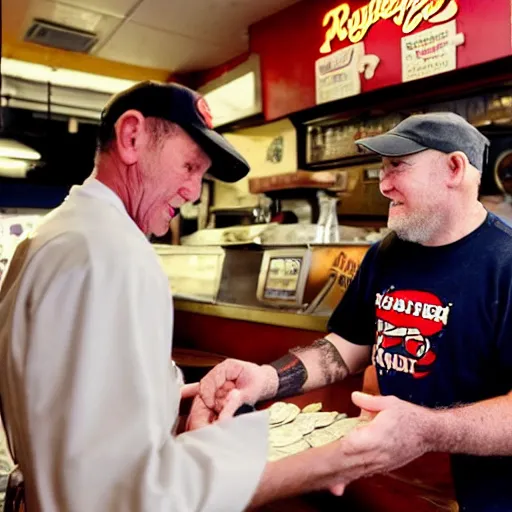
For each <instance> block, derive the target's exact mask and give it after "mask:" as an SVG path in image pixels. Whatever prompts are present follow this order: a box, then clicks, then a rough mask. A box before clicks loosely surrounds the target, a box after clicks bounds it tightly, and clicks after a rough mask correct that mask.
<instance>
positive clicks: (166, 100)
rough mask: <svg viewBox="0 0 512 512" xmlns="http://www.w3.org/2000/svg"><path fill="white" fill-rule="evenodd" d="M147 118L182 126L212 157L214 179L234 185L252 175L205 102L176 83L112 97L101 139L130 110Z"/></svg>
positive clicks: (144, 86)
mask: <svg viewBox="0 0 512 512" xmlns="http://www.w3.org/2000/svg"><path fill="white" fill-rule="evenodd" d="M132 109H133V110H137V111H139V112H140V113H141V114H142V115H143V116H145V117H157V118H160V119H165V120H167V121H171V122H173V123H176V124H177V125H179V126H180V127H181V128H183V130H185V131H186V132H187V133H188V134H189V135H190V137H192V139H194V141H195V142H196V143H197V144H198V145H199V146H200V147H201V148H202V149H203V151H204V152H205V153H206V154H207V155H208V156H209V157H210V159H211V161H212V165H211V167H210V169H209V170H208V172H209V174H211V175H212V176H213V177H215V178H217V179H219V180H221V181H226V182H234V181H238V180H239V179H241V178H243V177H244V176H246V175H247V173H248V172H249V169H250V167H249V164H248V163H247V161H246V160H245V159H244V157H243V156H242V155H240V153H238V151H237V150H236V149H235V148H234V147H233V146H232V145H231V144H230V143H229V142H228V141H227V140H226V139H225V138H224V137H223V136H222V135H220V134H219V133H217V132H216V131H215V130H214V129H213V124H212V116H211V113H210V109H209V107H208V104H207V103H206V101H205V99H204V98H203V97H202V96H201V95H200V94H199V93H197V92H195V91H193V90H192V89H189V88H188V87H184V86H183V85H179V84H175V83H159V82H153V81H146V82H139V83H137V84H135V85H133V86H132V87H130V88H129V89H126V90H125V91H122V92H120V93H118V94H116V95H115V96H113V97H112V98H111V99H110V101H109V102H108V103H107V105H105V107H104V108H103V110H102V112H101V121H100V131H99V139H100V141H101V140H107V139H108V137H109V134H110V133H111V132H112V129H113V127H114V125H115V123H116V121H117V120H118V119H119V117H120V116H121V115H122V114H123V113H124V112H126V111H127V110H132Z"/></svg>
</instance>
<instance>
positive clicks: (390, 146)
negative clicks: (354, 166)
mask: <svg viewBox="0 0 512 512" xmlns="http://www.w3.org/2000/svg"><path fill="white" fill-rule="evenodd" d="M355 143H356V144H358V145H359V146H363V147H364V148H366V149H368V150H369V151H372V152H373V153H377V154H378V155H381V156H387V157H393V156H406V155H413V154H414V153H419V152H420V151H425V150H426V149H437V150H438V151H442V152H443V153H453V152H454V151H462V152H463V153H464V154H465V155H466V156H467V157H468V160H469V161H470V162H471V164H472V165H473V166H474V167H476V168H477V169H478V170H479V171H482V170H483V168H484V165H485V164H486V163H487V155H488V149H489V145H490V142H489V139H487V137H485V136H484V135H482V134H481V133H480V132H479V131H478V130H477V129H476V128H475V127H474V126H473V125H471V124H469V123H468V122H467V121H466V120H465V119H464V118H463V117H461V116H459V115H457V114H454V113H453V112H435V113H431V114H418V115H413V116H410V117H408V118H407V119H404V120H403V121H402V122H401V123H399V124H397V125H396V126H395V127H394V128H393V129H391V130H389V131H388V132H386V133H383V134H382V135H376V136H375V137H368V138H366V139H359V140H356V142H355Z"/></svg>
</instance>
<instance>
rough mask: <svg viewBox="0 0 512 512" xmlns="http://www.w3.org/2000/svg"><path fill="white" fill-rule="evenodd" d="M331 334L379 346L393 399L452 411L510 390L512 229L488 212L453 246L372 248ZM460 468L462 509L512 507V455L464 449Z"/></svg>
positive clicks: (456, 466) (376, 355) (379, 364)
mask: <svg viewBox="0 0 512 512" xmlns="http://www.w3.org/2000/svg"><path fill="white" fill-rule="evenodd" d="M329 332H334V333H336V334H338V335H340V336H342V337H343V338H345V339H347V340H348V341H350V342H352V343H357V344H360V345H373V352H372V362H373V364H374V366H375V367H376V371H377V375H378V380H379V386H380V391H381V393H382V394H383V395H395V396H397V397H399V398H401V399H403V400H408V401H410V402H413V403H415V404H418V405H422V406H426V407H446V406H453V405H457V404H470V403H473V402H477V401H480V400H485V399H488V398H492V397H496V396H500V395H505V394H507V393H509V392H510V390H511V389H512V228H510V227H508V226H507V225H506V224H504V223H503V222H501V221H500V220H499V219H498V218H497V217H495V216H494V215H492V214H488V216H487V218H486V220H485V222H484V223H483V224H482V225H481V226H480V227H479V228H478V229H476V230H475V231H473V232H472V233H470V234H469V235H468V236H466V237H464V238H462V239H461V240H458V241H457V242H454V243H452V244H449V245H445V246H441V247H424V246H421V245H419V244H413V243H410V242H405V241H402V240H399V239H398V238H397V237H396V236H391V237H389V238H388V239H386V240H385V241H383V242H382V243H380V244H376V245H374V246H372V247H371V248H370V249H369V250H368V252H367V254H366V256H365V258H364V260H363V262H362V264H361V267H360V269H359V271H358V273H357V274H356V276H355V278H354V280H353V282H352V283H351V285H350V286H349V288H348V290H347V292H346V294H345V295H344V297H343V299H342V301H341V302H340V304H339V305H338V307H337V308H336V310H335V311H334V313H333V315H332V317H331V319H330V321H329ZM511 432H512V424H511ZM452 471H453V476H454V481H455V488H456V492H457V498H458V501H459V505H460V507H461V510H464V511H500V512H501V511H512V457H475V456H467V455H454V456H452Z"/></svg>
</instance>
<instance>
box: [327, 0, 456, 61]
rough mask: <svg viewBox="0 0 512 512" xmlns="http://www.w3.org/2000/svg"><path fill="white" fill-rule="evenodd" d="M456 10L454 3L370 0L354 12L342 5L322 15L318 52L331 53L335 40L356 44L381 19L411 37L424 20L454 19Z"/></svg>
mask: <svg viewBox="0 0 512 512" xmlns="http://www.w3.org/2000/svg"><path fill="white" fill-rule="evenodd" d="M458 10H459V6H458V5H457V2H456V0H370V2H368V4H366V5H365V6H363V7H360V8H359V9H356V10H354V11H352V10H351V8H350V4H348V3H343V4H341V5H339V6H338V7H335V8H334V9H331V10H330V11H328V12H327V13H326V14H325V16H324V19H323V23H322V26H323V27H327V26H329V28H328V29H327V31H326V32H325V41H324V43H323V44H322V46H321V47H320V53H330V52H331V51H332V49H331V42H332V41H333V40H334V39H336V38H337V39H338V40H339V41H344V40H345V39H347V38H348V40H349V41H350V42H351V43H358V42H359V41H361V40H363V39H364V37H365V36H366V34H367V33H368V31H369V30H370V28H371V27H372V26H373V25H375V24H376V23H379V22H380V21H381V20H389V19H391V18H393V22H394V23H395V24H396V25H398V26H400V27H402V32H403V33H404V34H410V33H411V32H412V31H413V30H415V29H416V28H418V26H419V25H420V24H421V23H422V22H423V21H428V22H429V23H436V24H437V23H444V22H445V21H448V20H450V19H451V18H453V17H454V16H455V15H456V14H457V12H458Z"/></svg>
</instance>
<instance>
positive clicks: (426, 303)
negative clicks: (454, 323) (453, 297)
mask: <svg viewBox="0 0 512 512" xmlns="http://www.w3.org/2000/svg"><path fill="white" fill-rule="evenodd" d="M375 307H376V316H377V338H376V344H375V347H374V350H373V364H374V365H375V366H376V367H377V369H380V370H381V371H385V372H390V371H397V372H401V373H409V374H411V375H412V376H413V377H414V378H417V379H418V378H422V377H426V376H427V375H428V374H429V373H430V371H431V365H432V364H433V363H434V362H435V361H436V354H435V352H434V351H433V350H432V346H431V341H430V340H431V338H432V337H433V336H435V335H437V334H439V333H440V332H441V331H442V330H443V329H444V328H445V326H446V325H447V323H448V316H449V314H450V308H451V304H449V305H447V306H445V305H443V303H442V301H441V300H440V299H439V298H438V297H437V296H436V295H434V294H432V293H429V292H422V291H416V290H392V291H389V292H386V293H384V294H382V295H381V294H377V297H376V300H375Z"/></svg>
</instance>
